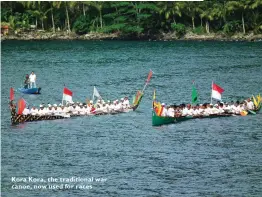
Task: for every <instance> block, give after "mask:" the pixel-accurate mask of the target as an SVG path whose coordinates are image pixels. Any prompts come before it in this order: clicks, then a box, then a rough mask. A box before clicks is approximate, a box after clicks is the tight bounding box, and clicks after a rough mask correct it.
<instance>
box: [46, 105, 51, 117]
mask: <svg viewBox="0 0 262 197" xmlns="http://www.w3.org/2000/svg"><path fill="white" fill-rule="evenodd" d="M46 114H47V115H49V116H52V115H53V107H52V105H51V104H48V109H47V110H46Z"/></svg>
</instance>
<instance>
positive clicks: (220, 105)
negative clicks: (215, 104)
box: [218, 103, 225, 114]
mask: <svg viewBox="0 0 262 197" xmlns="http://www.w3.org/2000/svg"><path fill="white" fill-rule="evenodd" d="M218 110H219V112H218V113H219V114H224V113H225V110H224V104H223V103H220V104H219V108H218Z"/></svg>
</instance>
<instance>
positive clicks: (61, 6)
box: [1, 0, 262, 36]
mask: <svg viewBox="0 0 262 197" xmlns="http://www.w3.org/2000/svg"><path fill="white" fill-rule="evenodd" d="M1 20H2V23H3V22H6V23H7V24H9V26H10V27H11V28H12V29H13V30H29V29H30V27H31V28H32V27H35V28H36V29H42V30H48V31H54V32H55V31H58V30H66V31H68V32H71V31H74V32H76V33H78V34H85V33H88V32H91V31H92V32H104V33H119V34H124V35H134V36H142V35H143V36H147V35H148V36H152V35H155V34H160V33H162V32H170V31H175V32H176V33H177V35H179V36H183V34H185V33H186V31H192V32H194V33H198V34H202V33H207V34H209V33H210V32H224V33H226V34H233V33H237V32H242V33H244V34H245V33H247V32H250V31H252V32H254V33H256V34H257V33H261V32H262V0H235V1H226V0H209V1H207V0H206V1H204V2H171V1H169V2H163V1H159V2H143V1H137V2H136V1H133V2H127V1H125V2H119V1H118V2H102V1H99V2H97V1H93V2H91V1H86V2H77V1H72V2H68V1H67V2H66V1H28V2H24V1H19V2H18V1H17V2H3V1H2V2H1Z"/></svg>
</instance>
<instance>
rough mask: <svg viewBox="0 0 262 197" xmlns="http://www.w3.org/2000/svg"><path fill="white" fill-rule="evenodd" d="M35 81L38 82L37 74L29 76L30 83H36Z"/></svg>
mask: <svg viewBox="0 0 262 197" xmlns="http://www.w3.org/2000/svg"><path fill="white" fill-rule="evenodd" d="M35 80H36V75H35V74H33V75H32V74H30V76H29V81H30V82H35Z"/></svg>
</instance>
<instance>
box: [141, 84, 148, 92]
mask: <svg viewBox="0 0 262 197" xmlns="http://www.w3.org/2000/svg"><path fill="white" fill-rule="evenodd" d="M147 85H148V83H146V84H145V86H144V88H143V90H142V93H144V91H145V89H146V86H147Z"/></svg>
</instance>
